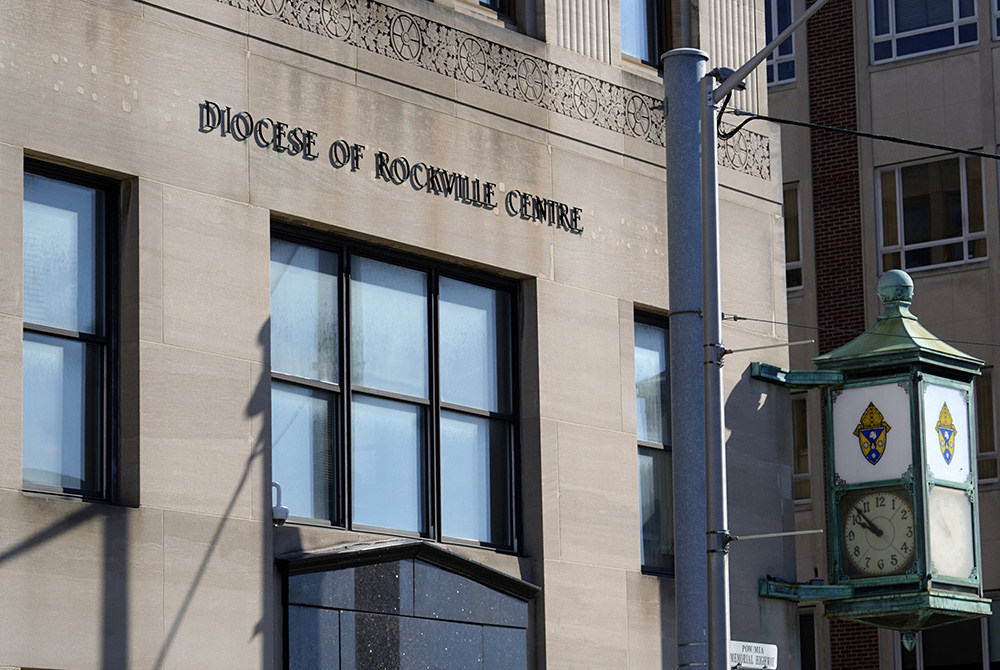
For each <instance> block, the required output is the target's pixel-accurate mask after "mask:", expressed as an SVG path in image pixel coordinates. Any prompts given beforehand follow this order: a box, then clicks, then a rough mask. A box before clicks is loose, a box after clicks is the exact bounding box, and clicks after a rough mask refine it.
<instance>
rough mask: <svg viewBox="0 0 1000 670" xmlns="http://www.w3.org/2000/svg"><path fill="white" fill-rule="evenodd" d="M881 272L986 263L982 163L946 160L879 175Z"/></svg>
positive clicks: (885, 171)
mask: <svg viewBox="0 0 1000 670" xmlns="http://www.w3.org/2000/svg"><path fill="white" fill-rule="evenodd" d="M876 188H877V190H878V194H877V195H878V199H879V202H880V203H881V206H880V208H879V219H880V221H881V232H882V240H881V242H882V271H883V272H885V271H886V270H893V269H900V270H915V269H920V268H927V267H935V266H943V265H958V264H961V263H967V262H970V261H974V260H979V259H983V258H986V228H985V217H984V216H983V210H984V199H983V173H982V166H981V161H980V159H979V158H973V157H966V156H961V157H956V158H946V159H944V160H937V161H931V162H925V163H917V164H914V165H904V166H901V167H894V168H886V169H883V170H879V172H878V179H877V180H876Z"/></svg>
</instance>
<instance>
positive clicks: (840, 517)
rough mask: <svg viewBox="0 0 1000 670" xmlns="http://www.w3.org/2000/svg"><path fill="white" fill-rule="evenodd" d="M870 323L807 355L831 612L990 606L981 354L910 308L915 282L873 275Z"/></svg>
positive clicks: (878, 616)
mask: <svg viewBox="0 0 1000 670" xmlns="http://www.w3.org/2000/svg"><path fill="white" fill-rule="evenodd" d="M878 293H879V297H880V298H881V300H882V304H883V306H884V309H883V312H882V314H881V315H880V316H879V317H878V319H877V320H876V322H875V324H874V325H873V326H872V327H871V328H869V329H868V330H867V331H866V332H865V333H863V334H862V335H860V336H858V337H857V338H855V339H854V340H852V341H851V342H848V343H847V344H845V345H844V346H842V347H840V348H838V349H835V350H833V351H831V352H829V353H827V354H824V355H822V356H819V357H818V358H816V359H814V361H813V362H814V363H815V364H816V367H817V368H818V369H819V370H821V371H823V370H825V371H829V372H830V373H833V372H836V373H837V378H838V382H837V383H834V384H831V385H829V386H827V387H826V393H825V394H824V395H825V408H824V409H825V412H826V418H827V420H826V431H825V433H826V434H825V440H826V443H827V444H826V446H827V449H826V454H827V467H826V473H827V476H826V493H827V506H828V512H829V515H828V518H829V520H830V527H829V529H828V533H827V544H828V547H827V548H828V552H829V563H828V568H829V575H828V577H829V582H830V583H831V584H834V585H837V586H839V587H841V588H844V587H846V588H848V592H849V593H850V596H849V597H846V598H839V599H836V600H832V601H830V602H828V604H827V614H828V615H829V616H831V617H836V618H844V619H850V620H854V621H860V622H864V623H869V624H873V625H876V626H881V627H885V628H892V629H894V630H899V631H904V632H913V631H917V630H922V629H925V628H930V627H933V626H937V625H941V624H945V623H949V622H951V621H957V620H960V619H964V618H969V617H979V616H985V615H987V614H989V613H990V607H989V601H988V600H985V599H983V597H982V583H981V578H980V569H979V565H980V551H979V522H978V509H977V508H978V501H977V491H976V473H975V467H976V459H975V453H974V445H975V428H976V422H975V412H974V408H975V403H974V401H973V399H972V394H973V393H974V389H973V384H972V382H973V380H974V378H975V377H976V376H977V375H978V374H979V371H980V368H981V366H982V365H983V361H981V360H979V359H977V358H973V357H971V356H968V355H966V354H964V353H963V352H961V351H959V350H958V349H956V348H955V347H953V346H951V345H950V344H947V343H945V342H942V341H941V340H939V339H938V338H937V337H935V336H934V335H933V334H932V333H931V332H930V331H928V330H927V329H926V328H924V327H923V326H922V325H920V323H919V322H918V321H917V318H916V317H915V316H913V314H911V313H910V309H909V306H910V303H911V302H912V300H913V281H912V279H910V277H909V275H907V274H906V273H905V272H902V271H899V270H890V271H889V272H886V273H885V274H884V275H883V276H882V278H881V279H880V280H879V283H878Z"/></svg>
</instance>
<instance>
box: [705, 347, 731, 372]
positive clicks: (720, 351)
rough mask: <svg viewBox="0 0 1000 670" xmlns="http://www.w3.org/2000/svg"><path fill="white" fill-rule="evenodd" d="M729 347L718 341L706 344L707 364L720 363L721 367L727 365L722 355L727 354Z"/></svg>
mask: <svg viewBox="0 0 1000 670" xmlns="http://www.w3.org/2000/svg"><path fill="white" fill-rule="evenodd" d="M727 352H728V349H726V347H725V346H723V345H722V344H720V343H718V342H710V343H708V344H706V345H705V364H706V365H708V364H712V365H718V366H719V367H720V368H721V367H722V366H723V365H725V361H723V360H722V357H723V356H725V355H726V353H727Z"/></svg>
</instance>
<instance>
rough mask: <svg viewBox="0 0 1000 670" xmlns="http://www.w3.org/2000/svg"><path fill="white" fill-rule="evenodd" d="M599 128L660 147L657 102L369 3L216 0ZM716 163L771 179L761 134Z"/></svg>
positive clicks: (745, 137) (722, 151) (746, 137)
mask: <svg viewBox="0 0 1000 670" xmlns="http://www.w3.org/2000/svg"><path fill="white" fill-rule="evenodd" d="M217 2H221V3H223V4H227V5H230V6H233V7H238V8H239V9H243V10H245V11H248V12H253V13H254V14H258V15H260V16H265V17H269V18H272V19H274V20H276V21H281V22H282V23H285V24H288V25H290V26H294V27H296V28H299V29H301V30H306V31H309V32H311V33H315V34H317V35H321V36H323V37H326V38H328V39H331V40H338V41H341V42H345V43H347V44H350V45H351V46H354V47H356V48H359V49H364V50H366V51H369V52H372V53H376V54H379V55H380V56H384V57H386V58H390V59H393V60H397V61H400V62H402V63H407V64H409V65H412V66H415V67H419V68H422V69H424V70H429V71H431V72H434V73H436V74H440V75H443V76H446V77H450V78H452V79H455V80H457V81H461V82H464V83H466V84H470V85H473V86H478V87H479V88H482V89H485V90H487V91H491V92H493V93H496V94H498V95H503V96H506V97H508V98H512V99H514V100H520V101H522V102H525V103H528V104H532V105H536V106H538V107H542V108H544V109H546V110H548V111H551V112H555V113H557V114H561V115H563V116H567V117H570V118H573V119H577V120H579V121H584V122H587V123H590V124H593V125H594V126H597V127H599V128H603V129H605V130H610V131H613V132H616V133H620V134H622V135H627V136H629V137H635V138H638V139H640V140H642V141H644V142H648V143H649V144H652V145H655V146H660V147H662V146H664V145H665V141H664V119H663V112H664V110H663V101H662V100H660V99H658V98H654V97H651V96H648V95H645V94H643V93H640V92H638V91H633V90H631V89H628V88H625V87H623V86H619V85H617V84H612V83H610V82H607V81H604V80H602V79H598V78H596V77H592V76H590V75H587V74H584V73H582V72H577V71H575V70H571V69H569V68H566V67H563V66H561V65H556V64H554V63H550V62H547V61H544V60H540V59H538V58H535V57H534V56H531V55H529V54H526V53H523V52H520V51H517V50H515V49H511V48H510V47H507V46H503V45H501V44H497V43H496V42H491V41H489V40H487V39H484V38H482V37H479V36H478V35H472V34H470V33H467V32H464V31H462V30H458V29H456V28H452V27H451V26H446V25H443V24H440V23H437V22H434V21H430V20H428V19H425V18H423V17H420V16H417V15H415V14H410V13H409V12H404V11H402V10H399V9H396V8H395V7H390V6H389V5H386V4H383V3H381V2H377V1H375V0H217ZM719 165H721V166H723V167H727V168H731V169H733V170H737V171H739V172H742V173H744V174H748V175H751V176H754V177H759V178H760V179H770V178H771V157H770V145H769V141H768V138H767V137H766V136H764V135H760V134H758V133H754V132H752V131H748V130H745V129H744V130H742V131H740V133H738V134H737V135H736V136H735V137H733V138H732V139H730V140H728V141H724V140H719Z"/></svg>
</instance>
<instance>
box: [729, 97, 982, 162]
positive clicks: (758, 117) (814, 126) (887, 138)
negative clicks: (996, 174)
mask: <svg viewBox="0 0 1000 670" xmlns="http://www.w3.org/2000/svg"><path fill="white" fill-rule="evenodd" d="M723 111H725V107H723ZM729 113H730V114H733V115H735V116H746V117H749V118H747V119H746V120H745V121H743V122H742V123H740V124H739V125H737V126H736V127H735V128H733V129H732V130H727V131H726V132H722V131H721V130H720V131H719V137H721V138H722V139H724V140H728V139H729V138H731V137H733V136H734V135H735V134H736V133H738V132H739V131H740V130H741V129H742V128H743V126H745V125H746V124H748V123H750V122H751V121H772V122H774V123H781V124H784V125H788V126H799V127H800V128H809V129H810V130H825V131H828V132H831V133H841V134H842V135H853V136H855V137H864V138H867V139H870V140H880V141H882V142H894V143H895V144H908V145H910V146H914V147H923V148H924V149H936V150H938V151H946V152H948V153H956V154H965V155H966V156H977V157H979V158H991V159H993V160H1000V154H991V153H986V152H985V151H973V150H971V149H959V148H957V147H949V146H945V145H944V144H932V143H931V142H919V141H917V140H908V139H904V138H902V137H893V136H892V135H878V134H876V133H866V132H863V131H861V130H850V129H848V128H837V127H836V126H824V125H822V124H819V123H808V122H806V121H794V120H792V119H781V118H778V117H776V116H766V115H764V114H754V113H753V112H745V111H743V110H742V109H732V110H729Z"/></svg>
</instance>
